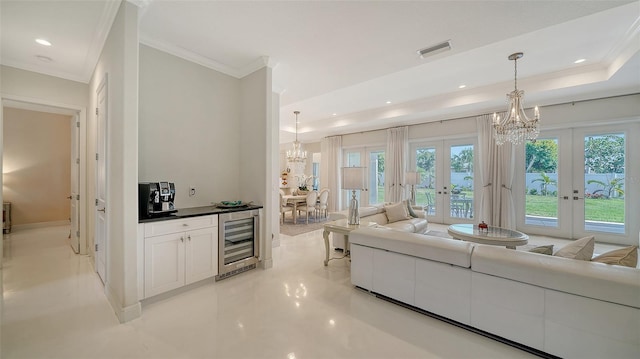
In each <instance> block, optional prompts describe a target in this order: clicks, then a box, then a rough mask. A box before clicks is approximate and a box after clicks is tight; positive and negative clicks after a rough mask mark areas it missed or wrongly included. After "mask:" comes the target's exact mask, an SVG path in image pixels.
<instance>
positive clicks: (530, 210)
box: [524, 137, 559, 228]
mask: <svg viewBox="0 0 640 359" xmlns="http://www.w3.org/2000/svg"><path fill="white" fill-rule="evenodd" d="M524 167H525V187H524V189H525V191H524V196H525V221H524V223H525V224H527V225H531V226H542V227H553V228H557V227H558V201H559V200H558V198H559V197H558V138H557V137H548V138H539V139H537V140H536V141H535V142H534V141H527V143H526V145H525V161H524Z"/></svg>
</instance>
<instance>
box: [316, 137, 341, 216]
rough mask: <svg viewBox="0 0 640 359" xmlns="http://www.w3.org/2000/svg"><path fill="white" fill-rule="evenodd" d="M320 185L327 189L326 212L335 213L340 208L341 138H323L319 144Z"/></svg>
mask: <svg viewBox="0 0 640 359" xmlns="http://www.w3.org/2000/svg"><path fill="white" fill-rule="evenodd" d="M320 151H321V153H322V161H321V163H320V183H322V186H323V187H325V186H326V187H327V188H329V201H328V203H327V210H328V211H329V212H336V211H339V210H340V209H341V208H342V204H341V196H340V172H341V171H340V167H342V137H341V136H333V137H325V138H323V139H322V142H321V143H320Z"/></svg>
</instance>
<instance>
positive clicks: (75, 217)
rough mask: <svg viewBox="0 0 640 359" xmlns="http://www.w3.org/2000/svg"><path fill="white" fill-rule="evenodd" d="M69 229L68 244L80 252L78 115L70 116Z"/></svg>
mask: <svg viewBox="0 0 640 359" xmlns="http://www.w3.org/2000/svg"><path fill="white" fill-rule="evenodd" d="M70 161H71V194H70V195H69V197H68V198H69V200H70V201H71V213H70V216H69V219H70V222H71V230H70V233H69V244H70V245H71V248H73V251H74V252H76V253H79V252H80V122H79V119H78V115H77V114H76V115H75V116H72V117H71V158H70Z"/></svg>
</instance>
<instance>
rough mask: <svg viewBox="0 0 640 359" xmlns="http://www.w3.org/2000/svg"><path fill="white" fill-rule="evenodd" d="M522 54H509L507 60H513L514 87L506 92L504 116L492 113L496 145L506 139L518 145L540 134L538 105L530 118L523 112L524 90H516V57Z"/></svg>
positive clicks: (518, 57) (520, 56)
mask: <svg viewBox="0 0 640 359" xmlns="http://www.w3.org/2000/svg"><path fill="white" fill-rule="evenodd" d="M523 55H524V54H523V53H522V52H516V53H515V54H511V55H509V60H513V63H514V87H515V89H514V90H513V91H512V92H511V93H508V94H507V103H508V105H509V107H508V111H507V116H506V118H504V119H502V118H500V116H499V115H497V114H496V113H494V114H493V128H494V130H495V140H496V144H498V145H502V144H504V143H505V142H507V141H509V142H511V143H513V144H514V145H519V144H521V143H523V142H525V141H527V140H535V139H536V138H538V135H539V134H540V128H539V120H540V112H539V111H538V106H536V107H535V109H534V110H533V119H532V120H530V119H529V117H527V115H526V114H525V112H524V106H523V98H524V91H523V90H518V59H520V58H522V56H523Z"/></svg>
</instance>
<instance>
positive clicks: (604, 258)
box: [591, 246, 638, 268]
mask: <svg viewBox="0 0 640 359" xmlns="http://www.w3.org/2000/svg"><path fill="white" fill-rule="evenodd" d="M591 261H592V262H600V263H604V264H615V265H620V266H625V267H631V268H635V267H636V266H637V265H638V246H631V247H626V248H620V249H614V250H612V251H609V252H606V253H603V254H601V255H599V256H597V257H594V258H593V259H591Z"/></svg>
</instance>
